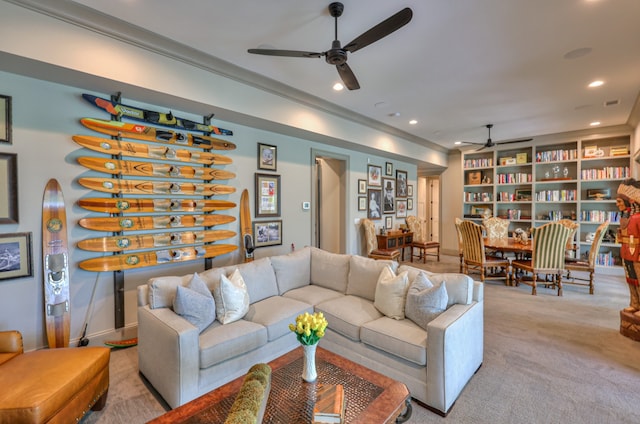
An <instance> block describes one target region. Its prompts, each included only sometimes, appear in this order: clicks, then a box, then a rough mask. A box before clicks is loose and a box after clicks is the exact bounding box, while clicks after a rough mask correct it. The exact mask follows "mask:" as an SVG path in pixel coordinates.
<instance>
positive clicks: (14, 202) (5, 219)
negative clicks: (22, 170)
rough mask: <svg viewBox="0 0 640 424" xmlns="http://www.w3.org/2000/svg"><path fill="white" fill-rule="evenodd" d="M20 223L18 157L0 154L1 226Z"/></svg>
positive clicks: (11, 154) (12, 154) (10, 154)
mask: <svg viewBox="0 0 640 424" xmlns="http://www.w3.org/2000/svg"><path fill="white" fill-rule="evenodd" d="M17 222H18V155H16V154H15V153H0V224H15V223H17Z"/></svg>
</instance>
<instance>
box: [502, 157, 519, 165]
mask: <svg viewBox="0 0 640 424" xmlns="http://www.w3.org/2000/svg"><path fill="white" fill-rule="evenodd" d="M504 164H505V165H516V164H517V160H516V158H506V160H505V161H504Z"/></svg>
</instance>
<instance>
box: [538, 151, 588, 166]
mask: <svg viewBox="0 0 640 424" xmlns="http://www.w3.org/2000/svg"><path fill="white" fill-rule="evenodd" d="M576 159H578V150H577V149H558V150H549V151H546V152H536V162H538V163H539V162H558V161H565V160H576Z"/></svg>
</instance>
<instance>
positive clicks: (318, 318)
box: [289, 312, 329, 383]
mask: <svg viewBox="0 0 640 424" xmlns="http://www.w3.org/2000/svg"><path fill="white" fill-rule="evenodd" d="M328 325H329V323H328V322H327V320H326V318H325V317H324V315H323V314H322V312H314V313H313V314H310V313H309V312H305V313H304V314H301V315H298V316H297V317H296V323H295V324H289V330H291V331H293V332H294V333H296V338H297V339H298V341H299V342H300V344H302V348H303V349H304V357H303V365H302V379H303V380H304V381H306V382H309V383H311V382H314V381H315V380H316V378H318V374H317V373H316V347H317V346H318V342H319V341H320V339H321V338H322V337H324V332H325V330H326V329H327V326H328Z"/></svg>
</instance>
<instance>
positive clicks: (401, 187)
mask: <svg viewBox="0 0 640 424" xmlns="http://www.w3.org/2000/svg"><path fill="white" fill-rule="evenodd" d="M408 182H409V181H408V180H407V171H400V170H396V197H407V190H408V188H407V184H408Z"/></svg>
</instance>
